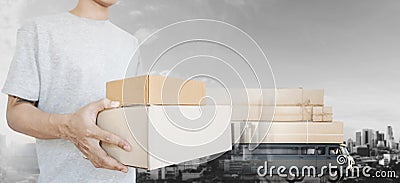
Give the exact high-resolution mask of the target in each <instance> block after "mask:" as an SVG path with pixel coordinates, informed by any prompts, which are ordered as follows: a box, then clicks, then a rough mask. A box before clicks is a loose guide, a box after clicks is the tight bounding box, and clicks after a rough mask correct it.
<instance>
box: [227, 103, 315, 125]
mask: <svg viewBox="0 0 400 183" xmlns="http://www.w3.org/2000/svg"><path fill="white" fill-rule="evenodd" d="M311 119H312V107H308V106H304V107H301V106H276V107H273V106H257V105H252V106H244V105H235V106H232V119H231V120H232V121H246V120H247V121H274V122H296V121H311Z"/></svg>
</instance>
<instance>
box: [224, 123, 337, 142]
mask: <svg viewBox="0 0 400 183" xmlns="http://www.w3.org/2000/svg"><path fill="white" fill-rule="evenodd" d="M232 138H233V139H232V141H233V142H235V143H238V142H240V143H342V142H343V122H331V123H313V122H295V123H293V122H280V123H274V122H272V123H257V122H247V123H246V122H232Z"/></svg>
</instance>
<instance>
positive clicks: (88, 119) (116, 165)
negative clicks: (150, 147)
mask: <svg viewBox="0 0 400 183" xmlns="http://www.w3.org/2000/svg"><path fill="white" fill-rule="evenodd" d="M118 106H119V103H118V102H111V101H110V100H108V99H103V100H99V101H96V102H93V103H90V104H88V105H86V106H84V107H82V108H81V109H79V110H78V111H76V112H75V113H72V114H68V115H67V120H65V122H64V123H63V125H62V126H61V127H60V128H61V129H60V131H61V132H62V138H64V139H67V140H70V141H71V142H72V143H74V144H75V146H76V147H78V149H79V150H80V151H81V152H82V153H83V154H84V155H85V156H86V157H87V158H88V159H89V160H90V161H91V162H92V164H93V165H94V166H95V167H96V168H105V169H110V170H119V171H122V172H128V168H127V167H126V166H124V165H122V164H121V163H120V162H118V161H117V160H115V159H114V158H112V157H110V156H109V155H108V154H107V153H106V152H105V151H104V150H103V149H102V148H101V147H100V141H103V142H106V143H110V144H115V145H117V146H118V147H120V148H122V149H124V150H125V151H130V150H131V146H130V145H129V143H128V142H127V141H126V140H123V139H122V138H121V137H119V136H117V135H115V134H112V133H110V132H107V131H105V130H102V129H101V128H99V127H98V126H97V125H96V118H97V114H98V113H99V112H100V111H102V110H104V109H106V108H115V107H118ZM50 118H51V116H50Z"/></svg>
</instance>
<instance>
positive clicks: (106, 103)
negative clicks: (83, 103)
mask: <svg viewBox="0 0 400 183" xmlns="http://www.w3.org/2000/svg"><path fill="white" fill-rule="evenodd" d="M94 106H95V107H96V109H97V112H100V111H102V110H104V109H108V108H116V107H119V102H118V101H111V100H109V99H106V98H105V99H101V100H98V101H96V102H94Z"/></svg>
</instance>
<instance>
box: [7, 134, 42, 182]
mask: <svg viewBox="0 0 400 183" xmlns="http://www.w3.org/2000/svg"><path fill="white" fill-rule="evenodd" d="M35 146H36V145H35V143H26V144H16V143H13V142H11V143H10V144H7V138H6V136H5V135H1V134H0V182H1V183H34V182H37V179H38V177H39V167H38V163H37V157H36V148H35Z"/></svg>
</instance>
